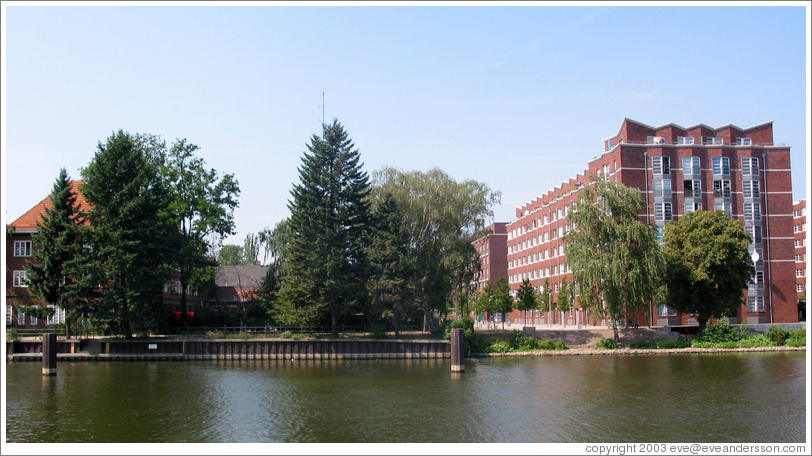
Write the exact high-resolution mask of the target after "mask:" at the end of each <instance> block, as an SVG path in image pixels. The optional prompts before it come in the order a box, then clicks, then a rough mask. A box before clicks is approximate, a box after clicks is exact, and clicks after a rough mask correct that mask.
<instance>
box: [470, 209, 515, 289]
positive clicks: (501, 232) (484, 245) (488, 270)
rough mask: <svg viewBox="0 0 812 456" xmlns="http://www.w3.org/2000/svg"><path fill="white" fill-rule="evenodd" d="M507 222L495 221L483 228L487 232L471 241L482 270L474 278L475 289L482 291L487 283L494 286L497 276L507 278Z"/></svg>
mask: <svg viewBox="0 0 812 456" xmlns="http://www.w3.org/2000/svg"><path fill="white" fill-rule="evenodd" d="M506 227H507V223H504V222H497V223H494V224H492V225H490V226H489V227H487V228H485V231H486V232H487V233H488V234H486V235H485V236H482V237H481V238H479V239H477V240H475V241H474V242H473V244H474V248H475V249H476V251H477V252H478V253H479V258H480V261H481V264H482V270H481V271H480V273H479V274H477V276H476V278H475V279H474V280H475V282H476V289H477V290H479V291H482V290H484V289H485V286H486V285H487V284H490V285H491V287H493V288H496V281H497V280H499V277H505V278H507V275H508V267H507V261H508V260H507V230H506Z"/></svg>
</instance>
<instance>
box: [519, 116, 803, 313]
mask: <svg viewBox="0 0 812 456" xmlns="http://www.w3.org/2000/svg"><path fill="white" fill-rule="evenodd" d="M587 166H588V167H587V169H586V170H585V171H584V172H583V173H582V174H578V175H577V176H575V177H572V178H570V179H569V180H568V181H566V182H563V183H562V184H561V185H560V186H558V187H555V188H554V189H552V190H549V191H548V192H547V193H546V194H544V195H542V196H539V197H537V198H536V199H534V200H532V201H530V202H528V203H526V204H524V205H522V206H518V207H517V208H516V220H514V221H512V222H510V223H508V224H507V250H508V279H509V283H510V286H511V290H513V291H514V292H515V291H516V290H518V288H519V287H520V286H521V283H522V281H523V280H524V279H528V280H530V282H531V283H532V284H533V286H534V287H535V288H536V289H537V290H539V291H541V290H543V289H544V286H545V283H547V284H548V286H549V290H550V291H551V292H552V294H553V301H554V302H557V296H558V292H559V290H560V287H561V283H562V281H563V280H564V278H565V277H566V278H567V281H569V282H571V281H572V278H571V274H572V270H571V268H570V267H569V265H568V264H567V259H566V246H565V244H564V242H563V236H564V235H565V234H566V233H567V232H568V231H569V230H570V225H569V224H568V223H567V215H568V214H569V212H570V211H571V210H572V208H573V203H574V202H576V201H577V200H578V196H579V193H580V190H581V189H582V188H583V187H584V186H586V185H589V184H590V182H591V181H592V180H593V179H594V178H595V177H596V176H601V177H603V178H606V179H610V180H612V181H615V182H619V183H622V184H624V185H626V186H629V187H634V188H637V189H639V190H640V192H641V194H642V197H643V198H644V200H645V202H646V212H645V214H641V221H646V222H649V223H652V224H653V225H655V226H656V227H657V229H658V236H660V239H662V228H663V226H665V224H666V223H668V222H669V221H671V220H674V219H676V218H678V217H679V216H680V215H683V214H685V213H686V212H690V211H695V210H722V211H725V212H726V213H727V214H728V215H729V216H730V217H732V218H734V219H737V220H740V221H741V222H742V224H743V225H744V228H745V230H746V231H747V232H748V233H750V234H751V235H752V236H753V239H754V242H753V244H751V246H750V251H751V254H752V255H753V258H754V260H755V266H756V271H757V272H756V275H755V277H754V278H753V282H752V283H751V284H750V286H749V287H748V289H747V290H745V291H744V292H743V293H744V296H743V300H742V306H741V307H740V309H739V312H738V315H737V316H736V317H735V318H734V319H733V320H734V321H736V322H739V323H751V324H753V323H794V322H797V321H798V312H797V304H796V288H797V286H796V280H795V276H796V274H797V272H796V271H795V269H796V268H795V266H796V263H795V258H794V255H795V251H794V248H793V242H794V239H795V235H794V234H793V224H794V221H793V220H794V219H793V204H792V177H791V169H790V147H789V146H786V145H779V144H775V143H774V142H773V128H772V122H767V123H763V124H760V125H756V126H753V127H750V128H745V129H742V128H739V127H736V126H733V125H726V126H723V127H719V128H711V127H709V126H707V125H704V124H699V125H694V126H692V127H687V128H684V127H680V126H679V125H675V124H673V123H672V124H667V125H663V126H660V127H651V126H648V125H645V124H642V123H639V122H636V121H633V120H630V119H625V120H624V121H623V124H622V125H621V127H620V130H619V131H618V133H617V134H615V135H614V136H612V137H610V138H608V139H606V140H605V141H604V153H603V154H601V155H600V156H598V157H595V158H594V159H593V160H591V161H590V162H589V163H588V165H587ZM650 315H651V318H652V323H653V324H654V325H658V326H677V325H691V324H696V319H695V318H692V317H691V316H689V315H679V314H677V313H675V312H674V311H673V310H672V309H670V308H668V307H665V306H663V307H660V308H652V309H650ZM510 318H511V322H512V323H518V324H528V325H531V324H533V325H535V324H551V323H554V324H566V325H583V324H598V325H604V324H607V322H606V321H598V320H595V319H594V318H591V317H590V316H589V315H587V313H586V312H585V311H584V309H581V308H580V307H579V306H578V305H577V303H576V306H575V308H574V309H572V310H571V311H569V312H567V313H566V314H561V313H554V314H553V315H549V312H548V314H545V312H544V311H538V312H534V313H533V315H532V320H529V319H528V320H529V321H525V320H524V313H523V312H514V313H512V314H511V316H510ZM638 323H639V324H645V322H643V321H639V322H638Z"/></svg>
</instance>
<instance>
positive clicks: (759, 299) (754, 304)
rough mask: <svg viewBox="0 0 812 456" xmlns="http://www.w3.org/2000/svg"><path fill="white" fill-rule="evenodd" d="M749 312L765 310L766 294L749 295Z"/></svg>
mask: <svg viewBox="0 0 812 456" xmlns="http://www.w3.org/2000/svg"><path fill="white" fill-rule="evenodd" d="M747 312H748V313H751V314H754V313H762V312H764V296H748V297H747Z"/></svg>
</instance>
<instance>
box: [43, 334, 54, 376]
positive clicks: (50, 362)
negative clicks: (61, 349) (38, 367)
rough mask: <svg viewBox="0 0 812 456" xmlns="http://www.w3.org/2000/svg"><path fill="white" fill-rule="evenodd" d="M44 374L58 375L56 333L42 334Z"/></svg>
mask: <svg viewBox="0 0 812 456" xmlns="http://www.w3.org/2000/svg"><path fill="white" fill-rule="evenodd" d="M42 375H56V333H48V334H43V335H42Z"/></svg>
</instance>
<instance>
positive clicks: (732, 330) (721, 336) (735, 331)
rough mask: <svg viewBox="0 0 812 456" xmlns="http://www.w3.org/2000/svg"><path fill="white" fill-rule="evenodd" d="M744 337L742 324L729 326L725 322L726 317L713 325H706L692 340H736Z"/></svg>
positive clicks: (714, 341) (744, 330)
mask: <svg viewBox="0 0 812 456" xmlns="http://www.w3.org/2000/svg"><path fill="white" fill-rule="evenodd" d="M745 337H747V330H746V329H745V328H744V327H743V326H740V327H739V328H736V327H734V326H731V325H730V323H728V322H727V319H725V318H723V319H720V320H719V321H718V322H717V323H716V324H715V325H708V326H706V327H705V330H704V331H702V334H700V335H699V336H698V337H697V338H695V339H694V342H709V343H721V342H738V341H740V340H742V339H744V338H745ZM694 346H696V345H694Z"/></svg>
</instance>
